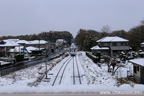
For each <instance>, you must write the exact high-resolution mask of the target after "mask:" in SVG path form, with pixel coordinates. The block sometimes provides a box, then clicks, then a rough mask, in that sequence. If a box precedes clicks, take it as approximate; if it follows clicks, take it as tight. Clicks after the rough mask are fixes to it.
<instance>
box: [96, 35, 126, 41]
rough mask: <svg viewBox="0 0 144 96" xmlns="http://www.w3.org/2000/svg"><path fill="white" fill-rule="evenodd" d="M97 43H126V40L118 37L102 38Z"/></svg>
mask: <svg viewBox="0 0 144 96" xmlns="http://www.w3.org/2000/svg"><path fill="white" fill-rule="evenodd" d="M97 42H128V40H126V39H123V38H121V37H118V36H114V37H104V38H102V39H100V40H98V41H97Z"/></svg>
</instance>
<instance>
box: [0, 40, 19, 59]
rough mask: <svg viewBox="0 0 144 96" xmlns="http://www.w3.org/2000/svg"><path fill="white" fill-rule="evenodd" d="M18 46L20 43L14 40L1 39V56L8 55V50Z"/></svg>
mask: <svg viewBox="0 0 144 96" xmlns="http://www.w3.org/2000/svg"><path fill="white" fill-rule="evenodd" d="M16 46H19V44H17V43H16V42H15V41H13V40H10V39H7V40H0V56H8V55H9V54H8V51H9V50H10V49H11V48H14V47H16Z"/></svg>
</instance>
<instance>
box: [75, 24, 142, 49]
mask: <svg viewBox="0 0 144 96" xmlns="http://www.w3.org/2000/svg"><path fill="white" fill-rule="evenodd" d="M105 36H119V37H122V38H125V39H128V40H129V45H130V46H131V47H132V49H133V50H139V49H140V43H142V42H144V23H143V24H141V25H138V26H136V27H134V28H132V29H130V30H129V31H128V32H126V31H125V30H117V31H112V32H110V30H109V27H108V26H106V27H104V28H103V29H102V32H98V31H95V30H85V29H80V30H79V31H78V34H77V36H76V43H77V45H78V47H79V50H85V51H89V50H90V48H91V47H93V46H95V45H96V44H97V43H96V41H97V40H99V39H101V38H103V37H105Z"/></svg>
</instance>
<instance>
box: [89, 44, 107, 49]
mask: <svg viewBox="0 0 144 96" xmlns="http://www.w3.org/2000/svg"><path fill="white" fill-rule="evenodd" d="M91 50H109V48H108V47H99V46H98V45H96V46H94V47H92V48H91Z"/></svg>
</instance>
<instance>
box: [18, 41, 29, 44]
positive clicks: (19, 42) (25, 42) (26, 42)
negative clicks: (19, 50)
mask: <svg viewBox="0 0 144 96" xmlns="http://www.w3.org/2000/svg"><path fill="white" fill-rule="evenodd" d="M16 43H18V44H21V43H23V44H30V42H28V41H26V40H19V41H17V42H16Z"/></svg>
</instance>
